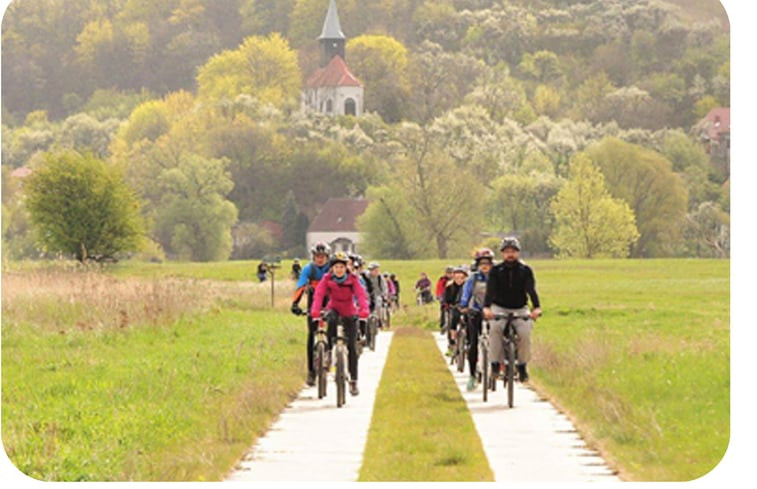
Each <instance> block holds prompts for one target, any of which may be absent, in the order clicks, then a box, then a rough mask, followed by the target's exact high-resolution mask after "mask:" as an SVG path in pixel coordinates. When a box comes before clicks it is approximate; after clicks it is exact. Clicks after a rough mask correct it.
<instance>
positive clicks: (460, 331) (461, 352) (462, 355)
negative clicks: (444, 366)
mask: <svg viewBox="0 0 757 489" xmlns="http://www.w3.org/2000/svg"><path fill="white" fill-rule="evenodd" d="M451 317H452V314H451V313H450V318H451ZM450 327H451V328H453V331H456V334H455V349H454V351H453V352H452V357H451V358H450V361H449V363H450V365H455V364H457V371H458V372H463V371H464V370H465V360H466V358H468V345H466V341H465V336H466V331H465V321H464V320H463V318H462V315H461V316H460V321H458V323H457V324H456V325H452V324H450Z"/></svg>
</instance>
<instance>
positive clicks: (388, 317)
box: [386, 307, 392, 329]
mask: <svg viewBox="0 0 757 489" xmlns="http://www.w3.org/2000/svg"><path fill="white" fill-rule="evenodd" d="M391 327H392V310H391V308H390V307H387V308H386V329H389V328H391Z"/></svg>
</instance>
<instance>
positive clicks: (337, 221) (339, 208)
mask: <svg viewBox="0 0 757 489" xmlns="http://www.w3.org/2000/svg"><path fill="white" fill-rule="evenodd" d="M367 207H368V201H367V200H363V199H329V200H327V201H326V203H325V204H324V205H323V209H321V212H319V213H318V215H317V216H316V217H315V219H314V220H313V222H312V223H310V227H308V232H309V233H313V232H338V231H345V232H355V231H357V222H356V221H357V218H358V217H360V215H361V214H363V212H365V209H366V208H367Z"/></svg>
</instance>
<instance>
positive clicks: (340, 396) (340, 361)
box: [335, 345, 347, 407]
mask: <svg viewBox="0 0 757 489" xmlns="http://www.w3.org/2000/svg"><path fill="white" fill-rule="evenodd" d="M344 356H345V355H344V345H338V346H337V347H336V375H335V377H336V407H342V406H343V405H344V402H345V397H346V396H345V389H346V384H347V379H346V375H347V374H346V371H345V367H346V366H345V364H344Z"/></svg>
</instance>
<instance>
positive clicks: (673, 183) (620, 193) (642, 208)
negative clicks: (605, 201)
mask: <svg viewBox="0 0 757 489" xmlns="http://www.w3.org/2000/svg"><path fill="white" fill-rule="evenodd" d="M586 154H587V155H588V156H589V158H590V159H591V160H592V162H594V164H595V165H597V166H598V167H599V168H600V169H601V170H602V173H603V174H604V176H605V180H606V182H607V188H608V189H609V191H610V193H611V194H612V195H613V197H616V198H621V199H623V200H624V201H625V202H626V203H628V205H630V206H631V209H633V211H634V215H635V216H636V223H637V225H638V227H639V232H640V233H641V236H640V237H639V240H638V242H637V243H636V244H635V246H634V248H633V250H632V255H633V256H637V257H649V256H665V255H670V254H673V253H674V252H675V251H674V250H675V248H676V246H677V244H678V243H679V242H680V238H681V228H682V225H683V219H684V217H685V214H686V209H687V202H688V195H687V191H686V188H685V187H684V185H683V181H682V179H681V177H680V176H679V175H678V174H676V173H674V172H673V171H672V164H671V163H670V161H668V160H667V159H665V157H664V156H662V155H661V154H659V153H657V152H655V151H652V150H649V149H646V148H643V147H641V146H638V145H635V144H630V143H627V142H624V141H621V140H620V139H617V138H612V137H609V138H605V139H603V140H602V141H600V142H599V143H597V144H595V145H593V146H591V147H589V148H588V149H587V150H586Z"/></svg>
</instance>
